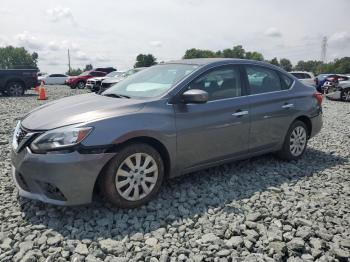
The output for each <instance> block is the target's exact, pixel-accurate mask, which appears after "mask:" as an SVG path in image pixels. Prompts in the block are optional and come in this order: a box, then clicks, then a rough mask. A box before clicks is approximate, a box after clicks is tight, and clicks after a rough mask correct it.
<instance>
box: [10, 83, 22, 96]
mask: <svg viewBox="0 0 350 262" xmlns="http://www.w3.org/2000/svg"><path fill="white" fill-rule="evenodd" d="M24 91H25V87H24V84H23V83H22V82H10V83H8V85H7V86H6V93H7V95H9V96H23V95H24Z"/></svg>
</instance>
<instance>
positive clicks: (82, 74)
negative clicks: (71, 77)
mask: <svg viewBox="0 0 350 262" xmlns="http://www.w3.org/2000/svg"><path fill="white" fill-rule="evenodd" d="M89 73H90V72H89V71H85V72H82V73H81V74H80V76H87V75H88V74H89Z"/></svg>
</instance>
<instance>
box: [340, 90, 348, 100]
mask: <svg viewBox="0 0 350 262" xmlns="http://www.w3.org/2000/svg"><path fill="white" fill-rule="evenodd" d="M340 100H342V101H350V88H349V89H345V90H344V89H343V90H341V92H340Z"/></svg>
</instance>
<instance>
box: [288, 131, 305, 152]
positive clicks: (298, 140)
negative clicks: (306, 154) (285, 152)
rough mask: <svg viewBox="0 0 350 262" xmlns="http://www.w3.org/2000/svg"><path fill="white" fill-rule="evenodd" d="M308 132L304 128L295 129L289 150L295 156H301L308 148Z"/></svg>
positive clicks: (291, 136)
mask: <svg viewBox="0 0 350 262" xmlns="http://www.w3.org/2000/svg"><path fill="white" fill-rule="evenodd" d="M306 139H307V136H306V130H305V128H304V127H302V126H297V127H296V128H294V130H293V131H292V133H291V135H290V139H289V142H290V143H289V149H290V152H291V154H292V155H293V156H299V155H301V154H302V153H303V151H304V149H305V146H306Z"/></svg>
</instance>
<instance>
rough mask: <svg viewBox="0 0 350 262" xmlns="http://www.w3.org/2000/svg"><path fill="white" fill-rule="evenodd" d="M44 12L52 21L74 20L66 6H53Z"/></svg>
mask: <svg viewBox="0 0 350 262" xmlns="http://www.w3.org/2000/svg"><path fill="white" fill-rule="evenodd" d="M46 14H47V15H48V17H49V18H50V20H51V21H52V22H59V21H62V20H69V21H71V22H73V23H74V22H75V20H74V17H73V14H72V11H71V9H70V8H68V7H55V8H52V9H47V10H46Z"/></svg>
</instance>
